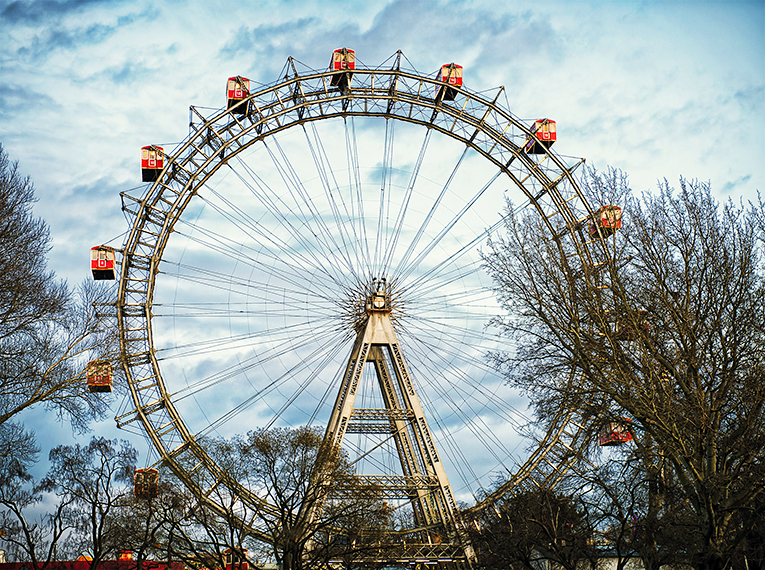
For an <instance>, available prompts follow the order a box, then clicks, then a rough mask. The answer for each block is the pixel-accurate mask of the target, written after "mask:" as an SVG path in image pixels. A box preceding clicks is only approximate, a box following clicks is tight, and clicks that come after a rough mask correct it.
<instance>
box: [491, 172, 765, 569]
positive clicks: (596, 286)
mask: <svg viewBox="0 0 765 570" xmlns="http://www.w3.org/2000/svg"><path fill="white" fill-rule="evenodd" d="M586 190H587V192H588V193H589V194H590V199H591V201H592V202H593V203H594V204H596V205H599V204H614V203H618V204H620V205H621V206H622V207H623V208H624V227H623V228H622V230H621V231H619V232H617V233H616V234H615V235H614V236H613V237H610V236H609V237H607V238H606V243H607V244H608V247H609V248H610V250H611V251H612V252H613V253H614V255H615V257H616V260H617V261H616V262H615V263H613V264H607V265H604V266H595V267H593V266H590V265H587V264H585V263H583V262H582V261H577V260H578V259H579V258H578V257H577V255H576V251H575V249H574V244H573V243H572V242H571V241H570V240H567V239H566V237H565V236H563V237H558V238H555V239H551V238H550V237H549V235H547V234H546V230H545V229H544V228H543V226H542V224H541V223H540V220H538V219H535V218H534V216H533V215H529V216H528V217H526V218H523V219H519V218H518V217H516V216H515V215H514V214H513V210H512V207H509V208H508V214H507V218H506V220H507V221H506V225H505V230H506V232H505V234H504V235H502V236H498V237H497V238H496V239H494V240H492V241H491V242H490V243H489V250H488V251H487V253H486V254H485V256H484V261H485V264H486V267H487V268H488V270H489V272H490V273H491V275H492V277H493V279H494V282H495V284H496V292H497V295H498V297H499V299H500V301H501V303H502V304H503V306H504V308H505V309H506V310H507V313H508V315H507V317H503V318H499V319H497V320H496V324H497V325H498V326H500V327H501V329H502V330H503V331H504V332H505V333H506V334H507V335H510V336H513V337H514V338H515V339H516V344H517V345H519V346H520V347H521V348H520V349H519V350H518V352H517V353H514V354H511V353H498V354H495V355H493V358H494V362H495V364H496V365H497V366H498V367H499V368H500V369H501V370H503V371H504V372H505V373H506V374H507V376H508V378H509V379H510V381H512V382H513V383H515V384H516V385H518V386H521V387H523V388H525V389H526V390H527V392H528V393H529V394H530V395H531V397H532V398H533V400H534V402H535V404H536V406H537V409H538V411H540V412H542V413H544V412H548V411H550V410H552V409H557V408H559V407H561V406H564V407H567V408H570V409H575V410H578V412H579V419H580V421H582V422H583V423H584V424H585V425H587V426H589V427H590V429H591V432H592V434H593V440H594V437H595V436H594V434H595V433H596V432H597V429H598V428H599V427H600V424H601V423H602V422H606V421H608V422H611V421H618V422H625V421H628V425H629V426H631V427H630V429H631V430H632V432H633V434H634V437H635V441H636V442H638V443H641V442H642V445H643V446H644V448H650V450H651V453H653V454H654V456H657V457H658V456H660V457H661V458H662V460H663V461H664V462H666V466H667V469H668V470H670V471H671V473H672V476H673V477H674V480H675V481H676V482H677V485H678V487H679V488H680V489H681V490H682V493H683V498H684V500H687V501H688V505H689V506H690V508H691V510H692V512H693V515H694V516H693V520H694V521H695V524H696V531H697V532H698V534H699V536H700V546H699V547H698V549H697V551H695V552H688V557H687V561H688V562H690V563H692V564H694V565H695V566H696V567H699V568H722V567H724V566H725V564H726V562H727V561H730V560H731V559H732V557H733V556H734V555H735V552H736V551H737V549H738V548H739V547H740V544H741V542H742V540H744V537H745V536H746V534H747V533H749V532H751V531H752V530H753V529H754V528H755V526H756V524H757V523H758V521H760V520H762V518H763V516H765V511H763V510H762V507H763V501H762V500H761V499H762V496H763V493H765V486H763V485H762V482H763V481H764V480H765V409H764V408H765V382H764V381H763V380H765V360H764V358H765V357H764V356H763V355H764V354H765V351H764V349H765V329H764V327H765V274H764V270H765V267H764V261H765V256H764V255H763V251H762V242H761V241H759V240H761V238H762V235H761V231H762V224H761V220H762V206H761V205H760V206H759V208H758V207H756V206H751V207H749V209H745V208H743V207H737V206H735V205H734V204H733V203H731V202H728V203H726V204H724V205H723V206H720V205H718V204H717V203H716V201H715V200H714V199H713V198H712V195H711V191H710V187H709V185H708V184H706V183H699V182H695V181H687V180H681V181H680V189H679V191H677V192H675V191H674V190H673V189H672V188H670V187H669V185H668V184H667V183H666V182H664V183H663V184H661V185H660V188H659V192H658V194H656V195H650V194H646V195H644V196H643V197H642V199H637V198H634V197H632V196H631V195H630V194H629V189H628V186H627V181H626V177H624V176H623V175H622V174H621V173H619V172H616V171H609V172H607V173H605V174H598V173H596V172H590V174H589V178H588V181H587V185H586ZM758 223H759V226H758ZM573 231H575V232H576V231H579V230H577V229H574V230H573ZM758 232H759V233H758ZM572 369H574V370H576V372H577V373H576V374H575V375H573V376H571V375H569V374H567V372H568V371H570V370H572Z"/></svg>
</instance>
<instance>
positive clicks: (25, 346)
mask: <svg viewBox="0 0 765 570" xmlns="http://www.w3.org/2000/svg"><path fill="white" fill-rule="evenodd" d="M34 202H35V196H34V186H33V185H32V183H31V181H30V179H29V178H28V177H23V176H22V175H21V174H20V172H19V170H18V164H17V163H12V162H10V161H9V159H8V155H7V154H6V153H5V152H4V151H3V149H2V146H1V145H0V454H4V455H7V454H12V455H15V456H17V455H18V454H19V453H28V451H29V449H28V445H27V448H26V449H25V447H24V445H25V444H28V442H29V441H30V436H31V435H33V434H31V433H27V436H26V437H25V438H23V439H19V438H18V437H16V436H17V435H18V433H19V427H18V422H17V421H16V420H15V418H16V417H17V415H18V414H19V413H21V412H22V411H24V410H26V409H28V408H29V407H31V406H34V405H36V404H42V405H45V406H46V407H47V408H48V409H50V410H52V411H55V412H56V413H58V414H59V416H60V417H62V418H63V419H66V420H68V421H70V422H71V424H72V427H73V428H74V429H75V430H77V431H84V430H86V429H87V425H88V422H89V421H90V420H91V419H92V418H93V417H100V416H102V415H103V414H104V413H105V411H106V410H107V404H106V402H105V401H104V398H103V396H101V395H97V394H91V393H89V392H88V389H87V385H86V382H85V374H84V369H85V363H86V362H87V360H88V359H95V358H99V357H101V358H103V357H106V358H109V357H115V356H116V351H115V350H114V348H113V347H114V344H113V339H115V338H116V335H114V334H113V331H111V330H110V326H111V323H113V319H108V318H106V315H105V314H103V313H104V311H103V310H101V309H100V307H102V306H103V304H104V303H107V304H108V303H109V302H110V300H111V297H112V292H111V291H110V290H109V288H108V286H107V287H104V286H96V285H95V284H93V283H89V282H85V283H84V284H83V285H82V286H81V287H79V288H78V289H76V291H74V293H73V292H72V291H70V290H69V289H68V287H67V285H66V283H65V282H63V281H61V280H58V279H56V277H55V275H54V274H53V273H52V272H50V271H48V269H47V259H46V256H47V254H48V251H49V249H50V238H49V233H48V226H47V225H46V224H45V222H44V221H43V220H42V219H40V218H36V217H34V216H33V214H32V205H33V204H34Z"/></svg>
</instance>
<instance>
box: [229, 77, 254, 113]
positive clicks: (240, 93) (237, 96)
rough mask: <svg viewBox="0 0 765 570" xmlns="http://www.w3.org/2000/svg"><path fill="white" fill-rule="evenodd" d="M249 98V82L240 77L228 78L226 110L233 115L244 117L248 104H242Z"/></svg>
mask: <svg viewBox="0 0 765 570" xmlns="http://www.w3.org/2000/svg"><path fill="white" fill-rule="evenodd" d="M249 96H250V80H249V79H247V78H246V77H242V76H241V75H237V76H235V77H229V78H228V83H226V109H233V112H234V113H237V114H239V115H246V114H247V111H248V110H249V109H248V107H249V103H248V102H244V100H245V99H247V97H249Z"/></svg>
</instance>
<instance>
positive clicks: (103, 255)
mask: <svg viewBox="0 0 765 570" xmlns="http://www.w3.org/2000/svg"><path fill="white" fill-rule="evenodd" d="M114 260H115V257H114V248H113V247H109V246H108V245H97V246H96V247H91V248H90V270H91V272H92V273H93V279H95V280H96V281H102V280H111V281H114V279H116V277H117V275H116V273H115V269H114Z"/></svg>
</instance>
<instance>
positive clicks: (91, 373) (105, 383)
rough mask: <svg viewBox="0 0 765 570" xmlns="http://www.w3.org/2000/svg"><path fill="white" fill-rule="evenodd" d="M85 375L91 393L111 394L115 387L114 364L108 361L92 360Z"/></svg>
mask: <svg viewBox="0 0 765 570" xmlns="http://www.w3.org/2000/svg"><path fill="white" fill-rule="evenodd" d="M85 375H86V377H87V380H88V390H89V391H90V392H111V391H112V386H113V374H112V363H111V362H109V361H108V360H91V361H90V362H88V367H87V368H86V372H85Z"/></svg>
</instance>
